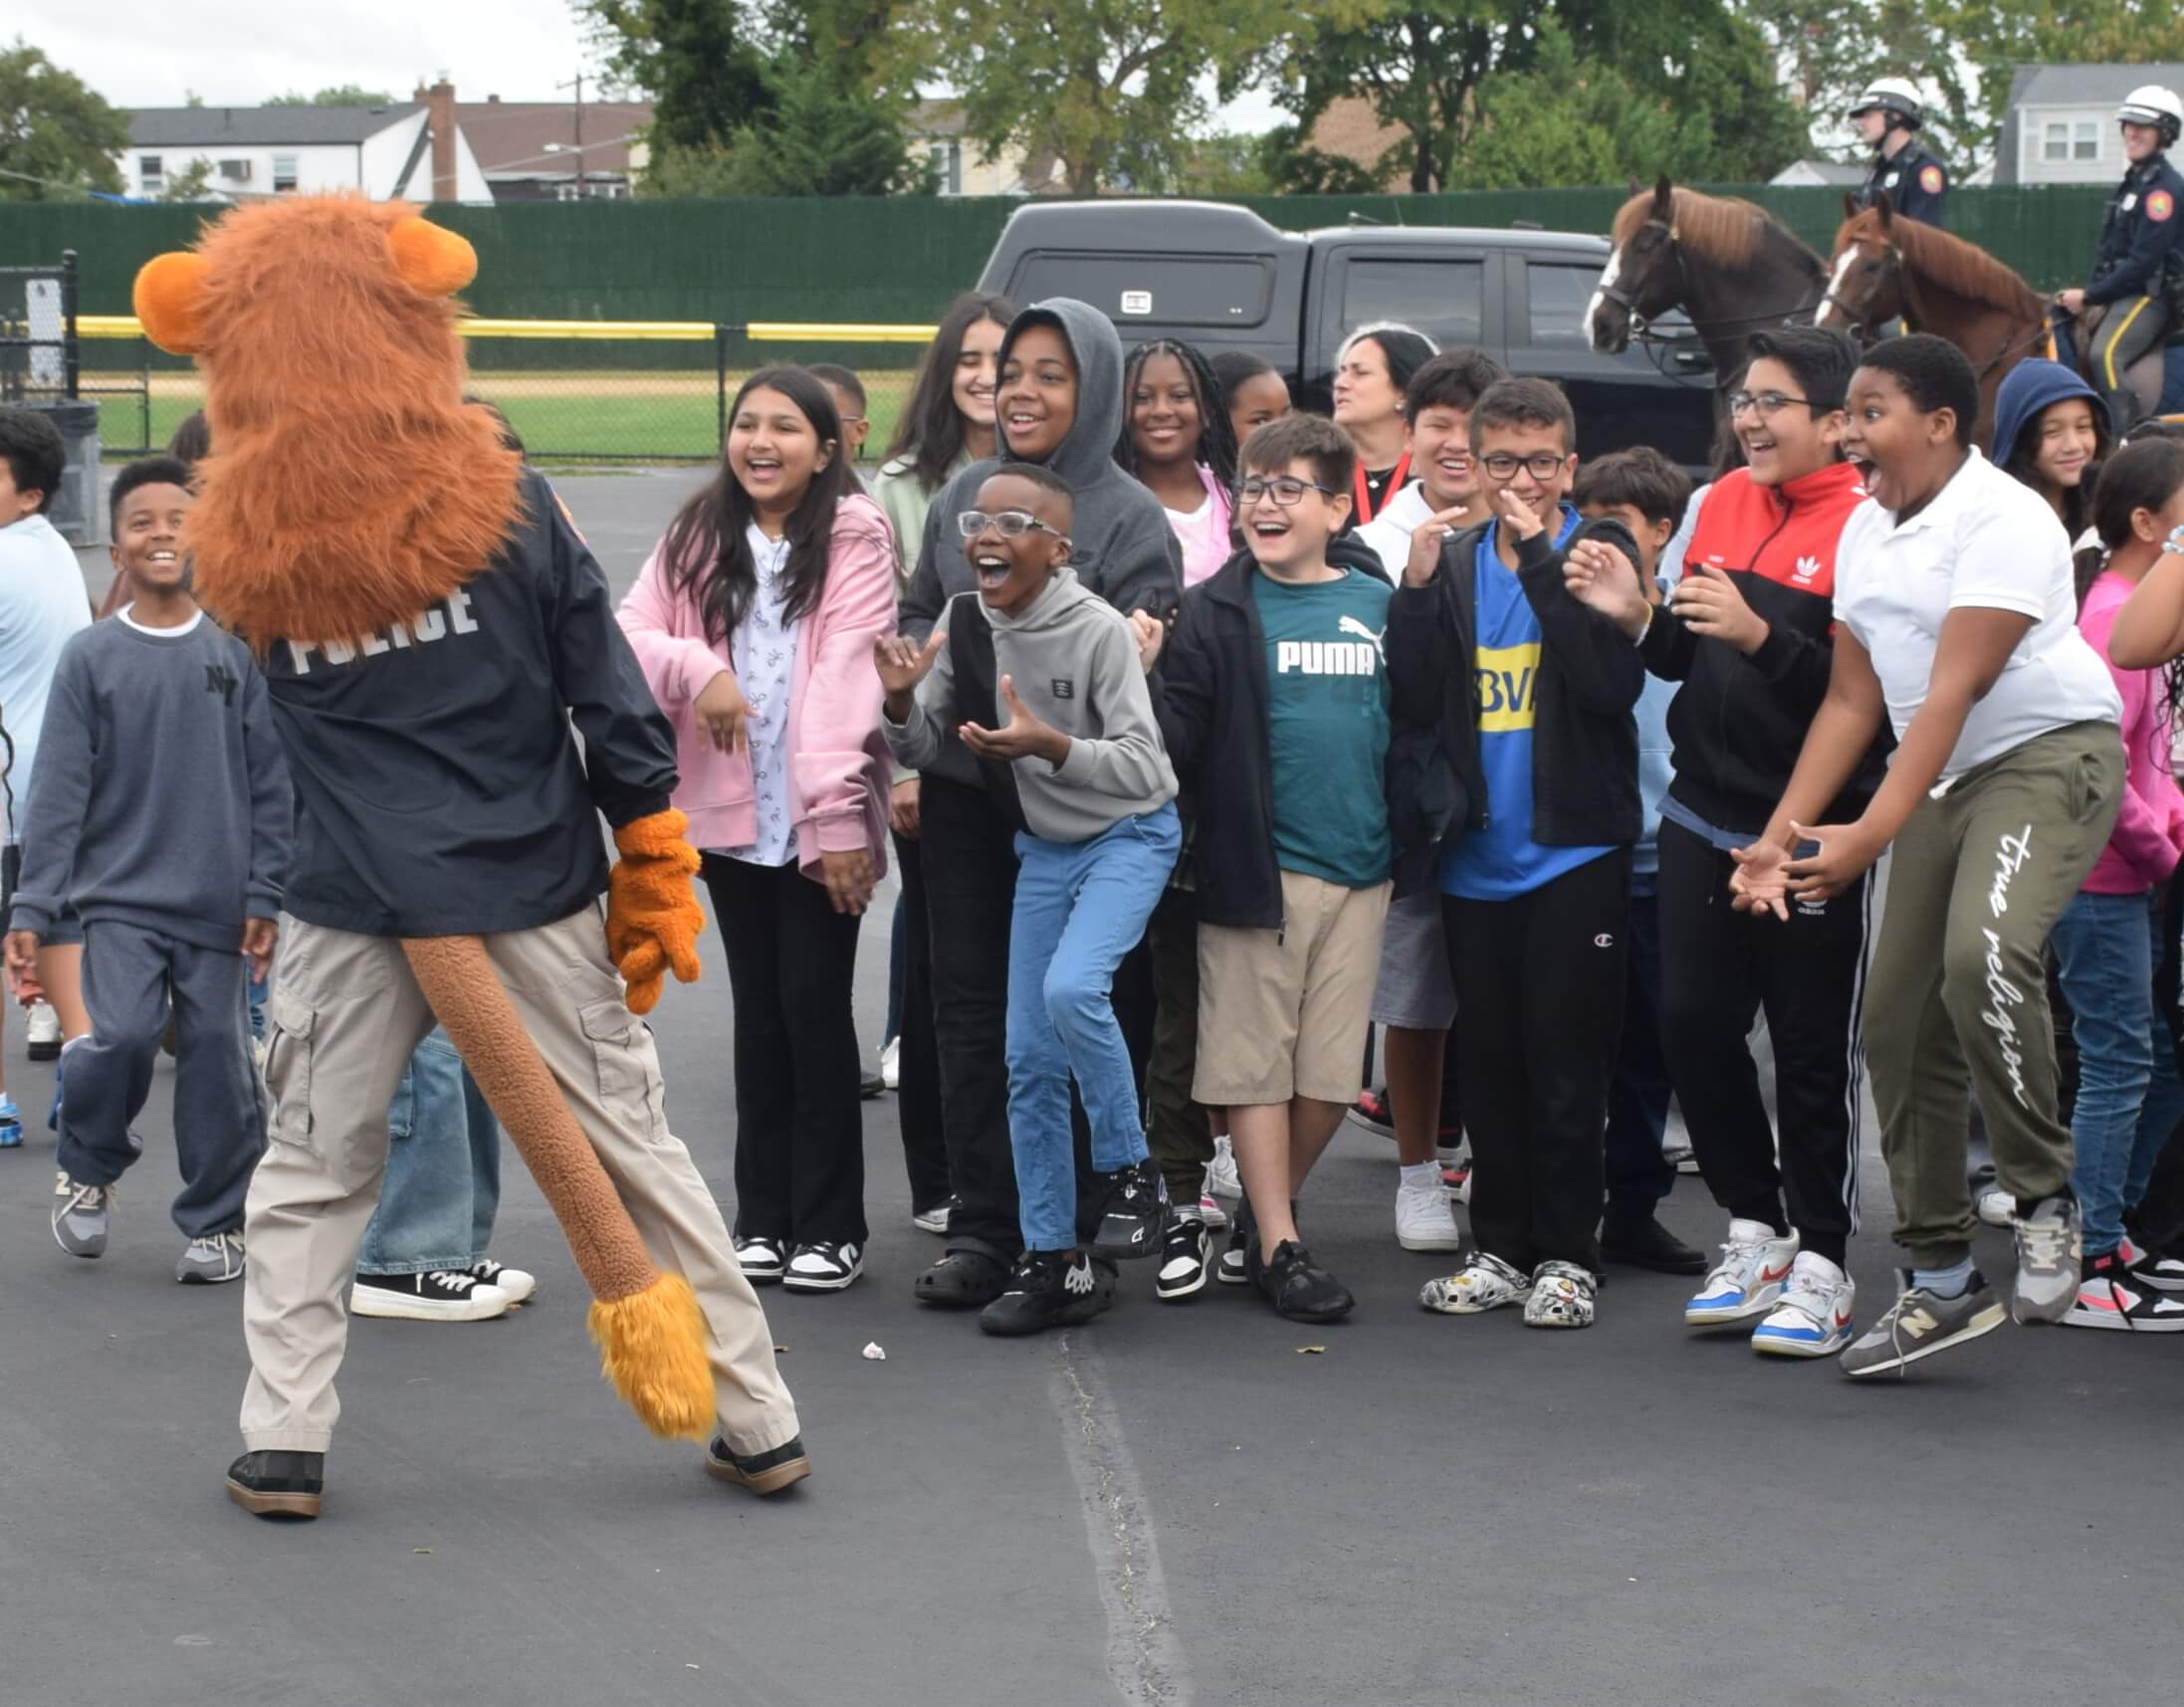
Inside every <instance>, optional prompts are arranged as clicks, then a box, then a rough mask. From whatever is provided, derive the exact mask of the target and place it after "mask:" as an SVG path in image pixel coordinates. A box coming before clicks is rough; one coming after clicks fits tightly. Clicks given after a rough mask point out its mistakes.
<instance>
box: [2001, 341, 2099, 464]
mask: <svg viewBox="0 0 2184 1707" xmlns="http://www.w3.org/2000/svg"><path fill="white" fill-rule="evenodd" d="M2072 397H2082V398H2084V399H2085V401H2086V402H2088V403H2090V404H2091V405H2092V406H2093V423H2094V425H2096V426H2097V427H2099V428H2100V429H2101V431H2102V432H2104V433H2113V432H2114V431H2115V427H2114V424H2113V423H2112V422H2110V421H2109V419H2108V405H2107V404H2106V403H2104V402H2102V401H2101V397H2100V393H2099V392H2097V391H2095V390H2094V389H2093V388H2092V387H2091V386H2090V385H2088V384H2086V383H2085V381H2084V380H2082V379H2080V378H2079V377H2078V376H2077V375H2076V374H2075V373H2073V372H2072V371H2071V370H2070V369H2069V368H2068V367H2065V366H2064V365H2063V363H2061V362H2060V361H2041V360H2032V361H2021V362H2019V363H2018V364H2017V365H2016V366H2015V367H2013V368H2011V369H2010V371H2009V372H2008V373H2007V374H2005V375H2004V376H2003V379H2002V385H2001V388H2000V389H1999V390H1997V391H1996V392H1995V448H1994V456H1993V458H1992V459H1991V460H1992V461H1993V463H1994V465H1995V467H1997V468H1999V469H2007V468H2008V467H2009V466H2010V459H2011V457H2013V456H2014V455H2016V454H2017V448H2018V444H2017V442H2018V440H2019V439H2021V438H2023V437H2024V436H2025V429H2026V428H2027V427H2029V426H2030V425H2032V423H2033V422H2035V421H2037V420H2039V419H2040V412H2041V411H2042V410H2043V409H2046V408H2048V407H2049V406H2050V405H2052V404H2056V403H2061V402H2064V401H2066V400H2067V399H2069V398H2072Z"/></svg>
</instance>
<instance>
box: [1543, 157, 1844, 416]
mask: <svg viewBox="0 0 2184 1707" xmlns="http://www.w3.org/2000/svg"><path fill="white" fill-rule="evenodd" d="M1631 188H1632V190H1633V191H1634V192H1635V193H1634V194H1633V195H1632V197H1631V199H1630V200H1629V201H1627V202H1625V203H1624V204H1623V208H1622V211H1621V212H1619V213H1618V214H1617V215H1616V224H1615V230H1614V232H1613V233H1612V235H1611V241H1612V242H1613V243H1614V244H1615V248H1614V250H1613V251H1612V252H1611V253H1610V254H1609V257H1608V265H1607V267H1606V268H1604V269H1603V270H1602V272H1601V276H1600V288H1599V289H1598V290H1596V291H1595V292H1594V293H1593V300H1592V302H1591V304H1590V305H1589V306H1588V307H1587V309H1586V311H1585V325H1586V331H1587V334H1588V335H1589V336H1590V337H1591V338H1592V340H1593V347H1594V348H1595V349H1597V350H1599V351H1601V352H1602V353H1603V354H1607V355H1614V354H1617V353H1619V352H1621V351H1622V350H1624V349H1625V348H1627V347H1628V346H1629V344H1630V342H1631V334H1632V331H1633V329H1634V327H1636V326H1638V324H1640V323H1641V322H1643V321H1645V320H1652V319H1655V318H1657V317H1659V316H1661V315H1664V314H1666V313H1667V312H1668V311H1669V310H1670V309H1681V310H1682V311H1683V313H1684V314H1685V316H1686V317H1688V319H1689V320H1690V321H1691V326H1692V329H1693V330H1694V331H1696V332H1697V333H1698V337H1699V341H1700V342H1701V343H1703V344H1705V346H1706V352H1707V354H1708V355H1709V356H1711V357H1712V358H1713V363H1714V372H1715V375H1716V383H1717V385H1720V386H1727V385H1728V384H1729V383H1730V382H1731V381H1732V380H1734V379H1735V378H1736V376H1737V375H1738V374H1739V373H1740V372H1742V371H1743V368H1744V363H1745V358H1746V355H1747V352H1748V350H1749V346H1750V344H1751V340H1752V337H1753V334H1754V333H1756V332H1760V331H1764V330H1766V329H1767V328H1768V327H1770V326H1778V325H1785V324H1789V323H1792V322H1795V321H1807V320H1811V319H1812V314H1813V310H1814V309H1815V308H1816V307H1818V306H1819V303H1820V299H1821V293H1822V292H1823V290H1825V289H1826V287H1827V282H1828V269H1827V268H1826V267H1825V266H1823V265H1822V264H1821V259H1820V257H1819V256H1818V255H1815V254H1814V253H1813V252H1812V251H1811V250H1810V249H1808V248H1806V247H1805V245H1804V244H1802V243H1800V242H1799V241H1798V240H1797V238H1796V237H1795V236H1793V235H1792V234H1791V232H1790V230H1789V228H1788V227H1787V226H1785V225H1783V224H1782V223H1781V222H1780V221H1779V220H1777V219H1776V218H1775V217H1774V215H1772V214H1771V213H1769V212H1768V211H1767V210H1766V209H1765V208H1763V207H1760V206H1759V205H1757V204H1756V203H1753V202H1748V201H1737V200H1733V199H1731V198H1729V197H1726V196H1710V195H1701V194H1700V193H1699V192H1698V191H1697V190H1690V189H1678V188H1676V186H1675V185H1674V184H1672V183H1670V182H1669V181H1668V179H1667V177H1666V176H1662V177H1661V178H1660V179H1659V180H1658V181H1657V182H1655V184H1654V185H1653V187H1652V189H1651V190H1650V191H1649V192H1647V191H1641V190H1639V189H1638V185H1637V183H1635V182H1634V183H1633V184H1632V186H1631Z"/></svg>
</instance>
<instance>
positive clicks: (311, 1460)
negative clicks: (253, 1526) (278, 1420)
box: [227, 1452, 327, 1518]
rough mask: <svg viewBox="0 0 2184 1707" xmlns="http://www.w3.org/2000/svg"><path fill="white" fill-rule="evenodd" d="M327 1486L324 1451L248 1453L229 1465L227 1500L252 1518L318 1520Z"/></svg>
mask: <svg viewBox="0 0 2184 1707" xmlns="http://www.w3.org/2000/svg"><path fill="white" fill-rule="evenodd" d="M326 1485H327V1455H326V1454H325V1453H324V1452H245V1453H244V1454H243V1455H242V1456H241V1457H240V1458H238V1459H236V1460H235V1462H234V1463H232V1464H230V1465H229V1466H228V1479H227V1490H228V1498H229V1499H231V1500H233V1501H234V1502H235V1503H236V1504H237V1505H239V1506H241V1507H242V1508H243V1509H244V1510H245V1511H247V1512H249V1513H250V1515H251V1516H252V1517H302V1518H311V1517H317V1516H318V1515H319V1500H320V1496H321V1495H322V1494H324V1493H325V1492H326Z"/></svg>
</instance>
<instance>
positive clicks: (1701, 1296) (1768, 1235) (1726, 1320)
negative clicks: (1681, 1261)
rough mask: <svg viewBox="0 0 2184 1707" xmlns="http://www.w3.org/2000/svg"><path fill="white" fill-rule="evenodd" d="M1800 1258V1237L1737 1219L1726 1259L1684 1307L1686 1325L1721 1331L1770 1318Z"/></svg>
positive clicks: (1725, 1250)
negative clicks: (1783, 1284)
mask: <svg viewBox="0 0 2184 1707" xmlns="http://www.w3.org/2000/svg"><path fill="white" fill-rule="evenodd" d="M1796 1260H1797V1234H1796V1233H1794V1232H1793V1233H1777V1232H1776V1231H1775V1229H1774V1228H1772V1227H1770V1226H1769V1225H1768V1224H1767V1223H1766V1222H1765V1221H1745V1220H1731V1221H1730V1223H1729V1242H1728V1243H1727V1244H1725V1245H1723V1246H1722V1247H1721V1261H1719V1262H1718V1263H1716V1264H1715V1265H1714V1271H1713V1273H1711V1274H1709V1275H1708V1276H1707V1277H1706V1279H1705V1282H1704V1284H1702V1285H1701V1286H1700V1287H1699V1289H1698V1291H1697V1292H1695V1293H1693V1294H1692V1296H1691V1301H1690V1302H1689V1303H1688V1304H1686V1305H1684V1307H1683V1321H1684V1325H1685V1326H1686V1327H1690V1328H1721V1327H1727V1326H1729V1325H1731V1324H1733V1323H1737V1322H1749V1321H1750V1320H1751V1319H1752V1318H1753V1317H1755V1316H1764V1315H1766V1314H1767V1312H1768V1311H1770V1310H1772V1309H1773V1308H1774V1307H1775V1303H1776V1301H1777V1300H1778V1299H1780V1298H1781V1297H1782V1283H1783V1282H1784V1281H1785V1280H1787V1279H1789V1278H1790V1265H1791V1264H1792V1263H1793V1262H1795V1261H1796Z"/></svg>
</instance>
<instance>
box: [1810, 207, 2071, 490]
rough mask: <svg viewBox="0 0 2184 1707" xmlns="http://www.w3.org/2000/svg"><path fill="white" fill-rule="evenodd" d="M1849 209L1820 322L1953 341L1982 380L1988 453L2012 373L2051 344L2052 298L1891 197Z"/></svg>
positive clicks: (1983, 444)
mask: <svg viewBox="0 0 2184 1707" xmlns="http://www.w3.org/2000/svg"><path fill="white" fill-rule="evenodd" d="M1844 211H1845V212H1846V213H1847V214H1848V215H1849V216H1850V217H1849V218H1847V219H1846V220H1844V222H1843V226H1842V229H1841V230H1839V231H1838V232H1837V233H1836V252H1835V260H1834V263H1833V265H1832V267H1831V269H1830V272H1829V277H1828V295H1827V297H1826V298H1825V299H1824V300H1823V302H1822V303H1821V305H1820V312H1819V313H1818V314H1817V315H1815V316H1814V320H1815V322H1816V323H1817V324H1820V325H1824V326H1833V327H1836V328H1837V329H1839V330H1843V331H1848V332H1851V333H1853V334H1863V333H1865V332H1867V331H1869V330H1870V329H1871V328H1872V327H1874V326H1879V325H1884V324H1886V323H1887V322H1888V321H1889V320H1897V319H1900V320H1902V321H1903V323H1904V325H1905V326H1906V327H1907V328H1908V329H1910V330H1912V331H1924V332H1932V333H1934V334H1935V335H1936V336H1937V337H1945V338H1947V339H1948V340H1949V341H1950V342H1951V343H1953V344H1955V345H1956V346H1957V348H1959V349H1961V350H1962V351H1963V352H1964V354H1965V356H1966V358H1967V359H1968V360H1969V361H1970V362H1971V364H1972V370H1973V371H1974V372H1975V373H1977V374H1978V375H1979V425H1978V428H1977V436H1978V439H1979V444H1980V448H1981V449H1982V450H1984V449H1986V448H1987V443H1988V440H1989V439H1990V438H1992V437H1993V435H1994V425H1995V391H1996V389H1997V388H1998V387H1999V386H2000V385H2001V384H2002V378H2003V375H2004V374H2006V373H2008V372H2009V371H2010V369H2011V368H2013V367H2015V366H2016V365H2017V364H2018V363H2019V362H2021V361H2023V360H2024V359H2025V358H2026V357H2027V356H2028V355H2045V354H2047V353H2048V352H2049V350H2050V349H2051V347H2052V345H2051V343H2050V339H2049V332H2048V302H2047V299H2046V298H2044V297H2042V296H2041V295H2040V294H2039V293H2038V292H2036V291H2035V290H2034V289H2033V288H2032V287H2031V286H2030V285H2028V284H2026V283H2025V281H2024V280H2023V279H2020V278H2019V277H2018V276H2017V275H2016V274H2015V273H2013V272H2011V271H2010V269H2009V268H2007V267H2005V266H2004V265H2003V264H2002V263H2001V262H1999V261H1997V260H1996V259H1995V258H1994V257H1993V256H1992V255H1989V254H1988V253H1987V252H1986V250H1984V249H1981V248H1980V247H1979V246H1978V245H1976V244H1972V243H1967V242H1965V241H1964V239H1963V238H1961V237H1952V236H1950V235H1949V233H1947V232H1946V231H1937V230H1936V229H1935V228H1934V227H1932V226H1930V225H1922V224H1920V223H1919V222H1918V221H1917V220H1915V219H1904V218H1902V217H1900V216H1899V215H1898V214H1897V213H1896V211H1895V207H1894V205H1893V204H1892V203H1891V202H1890V201H1889V199H1888V195H1887V192H1886V191H1885V190H1883V191H1882V192H1881V194H1880V197H1879V199H1878V200H1876V201H1875V202H1874V203H1873V205H1872V206H1871V207H1868V208H1860V207H1859V206H1858V205H1857V202H1856V199H1855V198H1853V197H1850V196H1846V197H1844Z"/></svg>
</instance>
